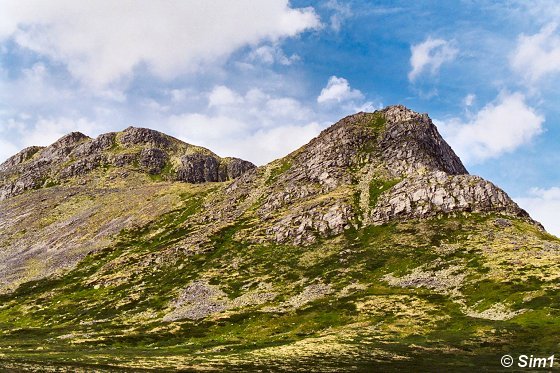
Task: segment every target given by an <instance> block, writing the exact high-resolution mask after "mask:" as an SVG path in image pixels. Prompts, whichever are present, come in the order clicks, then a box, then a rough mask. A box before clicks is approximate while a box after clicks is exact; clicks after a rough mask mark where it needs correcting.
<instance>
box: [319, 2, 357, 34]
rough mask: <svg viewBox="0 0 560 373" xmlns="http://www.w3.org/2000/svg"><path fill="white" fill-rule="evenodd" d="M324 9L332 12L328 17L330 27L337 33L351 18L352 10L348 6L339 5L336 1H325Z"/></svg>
mask: <svg viewBox="0 0 560 373" xmlns="http://www.w3.org/2000/svg"><path fill="white" fill-rule="evenodd" d="M324 7H325V8H327V9H330V10H332V11H333V14H332V15H331V16H330V27H331V29H333V30H334V31H336V32H339V31H340V29H341V27H342V23H343V22H344V21H345V20H346V19H348V18H350V17H351V16H352V9H351V8H350V6H349V5H348V4H344V3H340V2H339V1H337V0H329V1H327V2H326V3H325V5H324Z"/></svg>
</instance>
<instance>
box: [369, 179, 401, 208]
mask: <svg viewBox="0 0 560 373" xmlns="http://www.w3.org/2000/svg"><path fill="white" fill-rule="evenodd" d="M400 181H401V179H393V180H381V179H373V180H372V181H370V183H369V205H370V207H371V208H373V207H375V205H376V204H377V200H378V199H379V196H381V194H382V193H383V192H385V191H386V190H389V189H391V188H392V187H394V186H395V185H397V184H398V183H399V182H400Z"/></svg>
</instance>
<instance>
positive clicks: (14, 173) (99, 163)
mask: <svg viewBox="0 0 560 373" xmlns="http://www.w3.org/2000/svg"><path fill="white" fill-rule="evenodd" d="M253 168H255V165H253V164H252V163H251V162H247V161H244V160H241V159H238V158H221V157H219V156H217V155H216V154H214V153H213V152H211V151H210V150H208V149H205V148H202V147H199V146H195V145H191V144H187V143H185V142H183V141H180V140H178V139H176V138H173V137H171V136H168V135H166V134H163V133H161V132H158V131H155V130H151V129H147V128H137V127H128V128H126V129H125V130H124V131H122V132H110V133H105V134H102V135H100V136H98V137H97V138H95V139H92V138H90V137H88V136H86V135H84V134H82V133H80V132H72V133H69V134H68V135H65V136H63V137H62V138H60V139H59V140H57V141H56V142H54V143H53V144H51V145H49V146H47V147H30V148H26V149H24V150H22V151H21V152H19V153H18V154H16V155H14V156H13V157H11V158H9V159H8V160H7V161H5V162H4V163H3V164H2V165H0V200H2V199H5V198H8V197H11V196H15V195H18V194H21V193H23V192H25V191H26V190H29V189H38V188H43V187H50V186H55V185H61V184H68V185H71V184H87V183H90V182H94V181H95V182H98V181H100V180H105V179H109V180H113V179H115V178H121V179H122V178H124V179H126V178H128V177H130V176H133V175H140V176H141V175H144V176H143V177H149V179H148V180H150V181H160V180H161V181H163V180H168V181H183V182H188V183H203V182H217V181H226V180H232V179H234V178H237V177H239V176H241V174H243V173H244V172H246V171H248V170H251V169H253Z"/></svg>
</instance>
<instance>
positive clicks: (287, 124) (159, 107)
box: [0, 0, 560, 236]
mask: <svg viewBox="0 0 560 373" xmlns="http://www.w3.org/2000/svg"><path fill="white" fill-rule="evenodd" d="M558 87H560V3H558V2H557V1H554V0H534V1H531V2H526V1H515V0H511V1H504V2H500V1H482V0H481V1H478V0H463V1H459V0H457V1H414V2H412V1H371V0H370V1H366V0H364V1H359V0H355V1H342V0H327V1H307V0H293V1H286V0H258V1H257V0H236V1H229V0H213V1H207V0H161V1H151V0H134V1H133V0H121V1H110V0H97V1H95V2H93V1H85V0H50V1H48V2H47V1H42V0H37V1H35V0H0V162H1V161H3V160H4V159H7V158H8V157H9V156H11V155H13V154H15V153H16V152H18V151H19V150H21V149H22V148H24V147H27V146H31V145H48V144H50V143H52V142H54V141H55V140H56V139H58V138H59V137H61V136H63V135H64V134H66V133H68V132H71V131H81V132H83V133H85V134H87V135H89V136H92V137H94V136H97V135H99V134H101V133H105V132H109V131H120V130H123V129H124V128H126V127H128V126H130V125H134V126H138V127H149V128H153V129H156V130H160V131H162V132H165V133H167V134H170V135H172V136H175V137H177V138H179V139H181V140H184V141H186V142H188V143H192V144H196V145H201V146H205V147H207V148H209V149H211V150H213V151H214V152H216V153H217V154H219V155H221V156H236V157H241V158H244V159H247V160H250V161H252V162H254V163H256V164H258V165H262V164H265V163H267V162H269V161H271V160H273V159H276V158H279V157H282V156H284V155H286V154H288V153H289V152H290V151H292V150H294V149H297V148H298V147H300V146H301V145H303V144H305V143H307V142H308V141H309V140H310V139H311V138H313V137H314V136H316V135H317V134H318V133H319V132H320V131H321V130H322V129H324V128H326V127H328V126H329V125H331V124H332V123H334V122H336V121H337V120H338V119H340V118H342V117H344V116H345V115H348V114H352V113H355V112H358V111H374V110H376V109H379V108H382V107H384V106H387V105H394V104H403V105H405V106H407V107H409V108H411V109H412V110H415V111H418V112H422V113H424V112H427V113H429V115H430V117H431V118H432V120H433V121H434V123H435V124H436V125H437V126H438V129H439V131H440V132H441V134H442V135H443V136H444V138H445V139H446V140H447V141H448V142H449V143H450V144H451V146H452V147H453V148H454V150H455V151H456V152H457V153H458V155H459V156H460V157H461V159H462V160H463V162H464V163H465V165H466V166H467V169H468V170H469V172H470V173H471V174H476V175H480V176H482V177H484V178H486V179H488V180H490V181H492V182H494V183H495V184H497V185H498V186H500V187H501V188H503V189H504V190H505V191H506V192H507V193H508V194H509V195H510V196H511V197H512V198H513V199H514V200H515V201H517V202H518V203H519V204H520V206H521V207H523V208H525V209H526V210H527V211H528V212H529V213H530V214H531V215H532V216H533V218H535V219H536V220H539V221H540V222H542V223H543V224H544V226H545V227H546V228H547V230H548V231H549V232H551V233H554V234H556V235H558V236H560V219H559V218H558V217H560V214H559V213H558V212H559V211H560V172H559V167H558V164H560V147H559V143H560V105H558V103H559V102H560V89H559V88H558Z"/></svg>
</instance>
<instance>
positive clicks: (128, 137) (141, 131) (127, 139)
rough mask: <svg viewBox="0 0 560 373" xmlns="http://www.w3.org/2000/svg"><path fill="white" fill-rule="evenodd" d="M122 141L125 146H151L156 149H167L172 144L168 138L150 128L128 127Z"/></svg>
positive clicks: (123, 133)
mask: <svg viewBox="0 0 560 373" xmlns="http://www.w3.org/2000/svg"><path fill="white" fill-rule="evenodd" d="M120 141H121V142H122V143H123V144H128V145H136V144H149V145H152V146H155V147H163V148H166V147H168V146H169V145H170V144H171V141H170V139H169V138H168V136H166V135H164V134H163V133H161V132H158V131H154V130H151V129H148V128H136V127H128V128H127V129H125V130H124V131H123V132H122V135H121V137H120Z"/></svg>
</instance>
